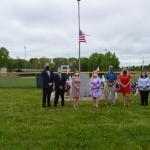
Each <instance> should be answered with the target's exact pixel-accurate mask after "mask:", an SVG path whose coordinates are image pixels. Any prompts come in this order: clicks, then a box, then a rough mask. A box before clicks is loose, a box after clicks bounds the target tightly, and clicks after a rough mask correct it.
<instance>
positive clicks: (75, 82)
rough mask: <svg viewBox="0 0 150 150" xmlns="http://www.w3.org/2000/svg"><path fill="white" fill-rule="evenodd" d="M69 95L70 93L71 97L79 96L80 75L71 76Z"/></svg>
mask: <svg viewBox="0 0 150 150" xmlns="http://www.w3.org/2000/svg"><path fill="white" fill-rule="evenodd" d="M71 95H72V98H79V97H80V77H73V78H72V91H71Z"/></svg>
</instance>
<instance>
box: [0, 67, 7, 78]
mask: <svg viewBox="0 0 150 150" xmlns="http://www.w3.org/2000/svg"><path fill="white" fill-rule="evenodd" d="M0 73H7V68H6V67H3V68H0ZM0 76H7V74H1V75H0Z"/></svg>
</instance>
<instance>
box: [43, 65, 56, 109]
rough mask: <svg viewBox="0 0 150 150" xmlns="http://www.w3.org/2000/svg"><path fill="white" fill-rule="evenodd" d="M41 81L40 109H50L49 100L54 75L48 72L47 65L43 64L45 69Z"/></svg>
mask: <svg viewBox="0 0 150 150" xmlns="http://www.w3.org/2000/svg"><path fill="white" fill-rule="evenodd" d="M42 81H43V98H42V107H46V103H47V106H48V107H50V106H51V103H50V98H51V93H52V90H53V82H54V74H53V72H52V71H50V70H49V64H48V63H47V64H45V69H44V71H42Z"/></svg>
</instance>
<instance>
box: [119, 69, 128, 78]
mask: <svg viewBox="0 0 150 150" xmlns="http://www.w3.org/2000/svg"><path fill="white" fill-rule="evenodd" d="M124 71H127V74H126V75H127V76H128V75H129V71H128V68H126V67H124V68H122V70H121V73H120V75H121V76H122V75H124Z"/></svg>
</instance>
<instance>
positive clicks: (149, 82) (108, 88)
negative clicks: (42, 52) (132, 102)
mask: <svg viewBox="0 0 150 150" xmlns="http://www.w3.org/2000/svg"><path fill="white" fill-rule="evenodd" d="M104 77H105V81H104V80H102V78H101V77H100V76H99V75H98V71H93V74H92V76H91V78H90V80H89V87H90V91H89V94H90V96H91V97H92V99H93V104H94V107H96V108H98V107H99V102H100V98H101V97H102V96H104V98H105V104H107V100H109V99H111V100H112V103H113V105H115V103H116V93H118V92H120V93H122V95H123V102H124V106H128V101H129V95H130V93H131V92H132V90H133V89H132V84H131V82H132V77H131V75H130V74H129V72H128V69H127V68H123V69H122V71H121V73H120V75H119V76H118V77H117V74H116V73H115V72H114V71H113V67H112V66H110V67H109V71H108V73H106V74H105V76H104ZM42 81H43V99H42V106H43V107H46V106H48V107H51V101H50V99H51V93H52V92H53V89H54V90H55V98H54V107H57V105H58V100H59V97H61V106H62V107H64V105H65V100H64V95H65V92H66V91H67V92H69V94H70V96H71V98H72V100H73V108H74V109H78V107H79V99H80V83H81V80H80V73H79V71H75V72H74V74H73V76H72V78H71V81H70V82H68V80H67V78H66V77H65V76H64V74H62V73H61V71H58V73H57V74H54V73H53V72H52V71H50V69H49V65H48V64H46V66H45V69H44V71H43V72H42ZM134 91H135V95H137V93H138V92H139V93H140V96H141V105H142V106H148V96H149V91H150V79H149V77H148V75H147V74H146V72H142V73H141V76H140V77H139V79H138V83H137V84H136V86H135V87H134Z"/></svg>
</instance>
